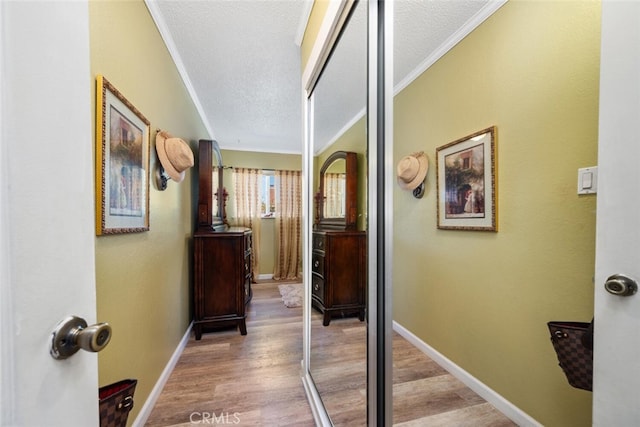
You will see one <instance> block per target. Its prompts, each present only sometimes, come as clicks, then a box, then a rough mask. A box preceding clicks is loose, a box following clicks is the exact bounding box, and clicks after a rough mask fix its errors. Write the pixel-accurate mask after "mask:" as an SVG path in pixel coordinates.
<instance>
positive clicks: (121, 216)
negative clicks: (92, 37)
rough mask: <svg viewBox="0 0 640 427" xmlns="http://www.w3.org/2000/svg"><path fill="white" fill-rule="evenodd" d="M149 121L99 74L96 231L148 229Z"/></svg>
mask: <svg viewBox="0 0 640 427" xmlns="http://www.w3.org/2000/svg"><path fill="white" fill-rule="evenodd" d="M149 135H150V124H149V121H148V120H147V119H146V118H145V117H144V115H143V114H142V113H140V111H138V110H137V109H136V108H135V107H134V106H133V105H132V104H131V103H130V102H129V101H127V99H126V98H125V97H124V96H123V95H122V94H121V93H120V92H119V91H118V90H117V89H116V88H115V87H114V86H113V85H112V84H111V83H109V82H108V81H107V79H105V78H104V76H101V75H99V76H97V79H96V234H97V235H98V236H100V235H104V234H118V233H136V232H141V231H148V230H149Z"/></svg>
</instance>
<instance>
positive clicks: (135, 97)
mask: <svg viewBox="0 0 640 427" xmlns="http://www.w3.org/2000/svg"><path fill="white" fill-rule="evenodd" d="M89 12H90V27H91V28H90V35H91V40H90V43H91V71H92V74H93V77H95V75H97V74H102V75H104V76H105V78H107V80H109V81H110V82H111V83H112V84H113V85H114V86H115V87H116V88H117V89H118V90H119V91H120V92H121V93H122V94H123V95H124V96H125V97H126V98H127V99H128V100H129V101H130V102H131V103H132V104H133V105H134V106H135V107H136V108H137V109H139V110H140V111H141V112H142V113H143V114H144V115H145V116H146V117H147V119H149V121H150V122H151V171H152V173H153V171H154V170H155V166H156V158H157V157H156V153H155V133H156V132H155V130H156V129H157V128H161V129H164V130H167V131H169V132H170V133H171V134H173V135H175V136H179V137H181V138H183V139H184V140H185V141H187V142H189V143H190V145H191V147H192V149H194V150H195V149H196V142H197V140H198V139H199V138H207V136H208V135H207V132H206V129H205V127H204V125H203V123H202V122H201V120H200V118H199V116H198V114H197V112H196V109H195V107H194V105H193V103H192V101H191V98H190V97H189V95H188V93H187V91H186V89H185V87H184V85H183V83H182V80H181V78H180V76H179V74H178V71H177V70H176V67H175V65H174V63H173V61H172V59H171V57H170V55H169V53H168V51H167V49H166V47H165V45H164V43H163V41H162V39H161V37H160V34H159V33H158V31H157V29H156V27H155V24H154V23H153V20H152V19H151V16H150V14H149V12H148V10H147V8H146V6H145V4H144V2H143V1H142V0H136V1H108V2H107V1H101V2H98V1H92V2H89ZM93 105H94V107H95V95H94V96H93ZM152 176H153V174H152ZM194 180H195V181H194ZM192 182H196V183H197V174H196V171H195V169H191V170H190V171H189V172H188V173H187V174H186V177H185V179H184V181H183V182H182V183H180V184H177V183H175V182H173V181H169V184H168V188H167V190H166V191H163V192H160V191H158V190H157V189H156V188H155V185H154V184H153V181H152V183H151V185H150V206H149V214H150V218H149V223H150V231H148V232H144V233H135V234H124V235H114V236H101V237H97V238H96V294H97V314H98V319H99V320H100V321H109V322H110V323H111V325H112V327H113V331H114V332H113V339H112V341H111V343H110V344H109V346H108V347H107V348H106V349H105V350H104V351H102V352H101V353H100V354H99V355H98V363H99V365H98V366H99V383H100V385H106V384H109V383H111V382H115V381H118V380H120V379H123V378H137V379H138V386H137V388H136V393H135V394H136V395H135V400H136V405H135V406H134V408H133V412H132V413H131V414H130V416H129V423H130V424H131V422H132V420H133V419H135V417H136V416H137V414H138V412H139V410H140V408H141V407H142V405H143V404H144V402H145V401H146V399H147V397H148V395H149V392H150V391H151V389H152V388H153V386H154V385H155V384H156V382H157V380H158V378H159V376H160V374H161V373H162V370H163V369H164V368H165V366H166V364H167V362H168V360H169V358H170V357H171V355H172V353H173V352H174V350H175V349H176V347H177V345H178V343H179V341H180V339H181V338H182V336H183V335H184V333H185V331H186V330H187V327H188V325H189V322H190V310H189V305H190V303H189V280H190V264H191V256H190V250H189V242H190V237H191V233H192V231H193V221H194V214H193V212H194V209H193V197H192V192H193V189H192Z"/></svg>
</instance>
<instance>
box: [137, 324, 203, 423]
mask: <svg viewBox="0 0 640 427" xmlns="http://www.w3.org/2000/svg"><path fill="white" fill-rule="evenodd" d="M192 327H193V322H191V324H190V325H189V327H188V328H187V332H185V334H184V336H183V337H182V340H180V343H179V344H178V347H176V349H175V351H174V352H173V354H172V355H171V359H169V362H168V363H167V366H165V368H164V370H163V371H162V374H161V375H160V378H158V381H156V385H155V386H154V387H153V390H151V393H150V394H149V397H147V401H146V402H144V405H143V406H142V409H140V412H139V413H138V416H137V417H136V419H135V420H134V421H133V424H132V425H133V427H142V426H144V425H145V423H146V422H147V420H148V419H149V415H151V411H152V410H153V407H154V406H155V404H156V401H157V400H158V398H159V397H160V393H162V389H163V388H164V385H165V384H166V383H167V380H168V379H169V377H170V376H171V372H173V368H174V367H175V366H176V363H178V360H179V359H180V356H181V355H182V352H183V351H184V349H185V347H186V346H187V343H188V342H189V337H190V336H191V328H192Z"/></svg>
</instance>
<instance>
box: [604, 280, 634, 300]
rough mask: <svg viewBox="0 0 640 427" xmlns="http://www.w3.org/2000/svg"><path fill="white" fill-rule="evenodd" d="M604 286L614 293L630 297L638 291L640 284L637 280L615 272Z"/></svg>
mask: <svg viewBox="0 0 640 427" xmlns="http://www.w3.org/2000/svg"><path fill="white" fill-rule="evenodd" d="M604 288H605V289H606V290H607V292H609V293H610V294H613V295H618V296H621V297H628V296H631V295H633V294H635V293H636V292H637V291H638V284H637V283H636V281H635V280H633V279H632V278H630V277H627V276H625V275H624V274H614V275H613V276H609V277H608V278H607V281H606V282H605V283H604Z"/></svg>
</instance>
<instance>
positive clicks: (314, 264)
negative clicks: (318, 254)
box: [313, 260, 320, 268]
mask: <svg viewBox="0 0 640 427" xmlns="http://www.w3.org/2000/svg"><path fill="white" fill-rule="evenodd" d="M319 265H320V262H319V261H318V260H315V261H314V262H313V266H314V267H315V268H318V266H319Z"/></svg>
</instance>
